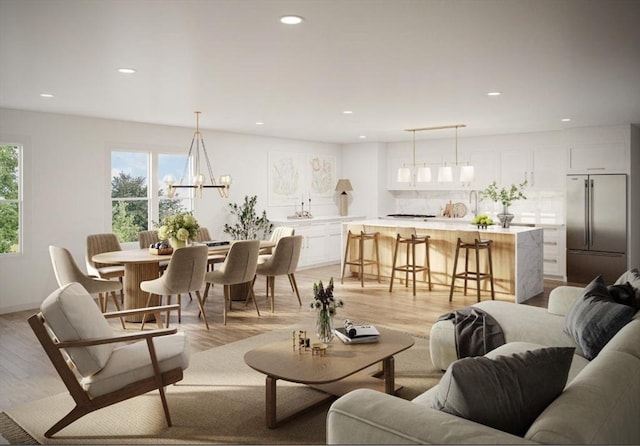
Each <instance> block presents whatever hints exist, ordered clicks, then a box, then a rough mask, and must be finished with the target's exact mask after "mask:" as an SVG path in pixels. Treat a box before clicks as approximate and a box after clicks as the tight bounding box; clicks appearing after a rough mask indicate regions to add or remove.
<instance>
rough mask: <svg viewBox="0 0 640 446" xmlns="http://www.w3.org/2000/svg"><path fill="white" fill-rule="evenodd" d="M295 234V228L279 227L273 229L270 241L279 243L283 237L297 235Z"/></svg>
mask: <svg viewBox="0 0 640 446" xmlns="http://www.w3.org/2000/svg"><path fill="white" fill-rule="evenodd" d="M295 233H296V229H295V228H291V227H289V226H278V227H276V228H274V229H273V232H272V233H271V239H270V240H271V241H272V242H275V243H278V240H280V239H281V238H282V237H289V236H291V235H295Z"/></svg>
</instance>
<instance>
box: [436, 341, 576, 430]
mask: <svg viewBox="0 0 640 446" xmlns="http://www.w3.org/2000/svg"><path fill="white" fill-rule="evenodd" d="M574 350H575V349H574V348H572V347H550V348H542V349H538V350H533V351H526V352H523V353H516V354H514V355H511V356H498V357H497V358H495V359H489V358H487V357H470V358H464V359H460V360H458V361H456V362H454V363H453V364H451V365H450V366H449V367H448V368H447V371H446V372H445V374H444V376H443V377H442V380H441V381H440V383H439V384H438V386H437V391H436V395H435V401H434V402H433V407H434V408H435V409H439V410H442V411H444V412H447V413H450V414H452V415H456V416H459V417H462V418H466V419H468V420H472V421H475V422H477V423H481V424H484V425H486V426H491V427H493V428H495V429H499V430H501V431H504V432H509V433H511V434H513V435H518V436H523V435H524V434H525V433H526V432H527V429H529V426H530V425H531V424H532V423H533V422H534V420H535V419H536V418H537V417H538V415H540V413H542V411H543V410H544V409H545V408H546V407H547V406H548V405H549V404H550V403H551V402H552V401H553V400H554V399H555V398H556V397H557V396H558V395H559V394H560V393H561V392H562V389H563V388H564V386H565V384H566V382H567V375H568V373H569V369H570V367H571V362H572V359H573V352H574Z"/></svg>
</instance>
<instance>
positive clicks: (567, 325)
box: [564, 276, 635, 360]
mask: <svg viewBox="0 0 640 446" xmlns="http://www.w3.org/2000/svg"><path fill="white" fill-rule="evenodd" d="M634 313H635V311H634V309H633V308H632V307H630V306H628V305H622V304H619V303H616V302H614V301H613V300H612V299H611V296H610V295H609V291H608V290H607V286H606V285H605V283H604V280H603V279H602V276H598V277H596V278H595V279H593V281H591V283H590V284H589V285H587V286H586V287H585V289H584V290H583V292H582V294H581V295H580V296H578V297H577V298H576V300H575V302H574V303H573V305H572V306H571V308H570V309H569V311H568V312H567V314H566V316H565V318H564V331H565V333H567V334H568V335H569V336H571V338H572V339H573V340H574V341H575V343H576V344H578V345H579V346H580V348H581V349H582V351H583V352H584V354H585V357H586V358H587V359H589V360H591V359H593V358H595V357H596V356H597V355H598V353H600V350H602V348H603V347H604V346H605V345H606V344H607V342H609V341H610V340H611V338H612V337H614V336H615V334H616V333H617V332H618V330H620V329H621V328H622V327H624V326H625V325H626V324H627V323H628V322H629V321H631V319H632V317H633V314H634Z"/></svg>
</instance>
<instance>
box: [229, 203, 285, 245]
mask: <svg viewBox="0 0 640 446" xmlns="http://www.w3.org/2000/svg"><path fill="white" fill-rule="evenodd" d="M257 202H258V197H257V196H256V195H254V196H253V197H249V196H245V197H244V203H243V204H242V205H238V204H236V203H229V209H230V211H231V215H235V216H236V222H235V224H233V225H230V224H226V223H225V225H224V229H223V231H224V232H225V233H227V234H229V235H230V236H231V238H232V239H234V240H255V239H257V238H265V237H266V236H267V234H269V233H270V232H271V229H272V228H273V225H272V224H271V222H270V221H269V219H268V218H267V212H266V211H264V210H263V211H262V216H260V217H258V214H257V213H256V203H257Z"/></svg>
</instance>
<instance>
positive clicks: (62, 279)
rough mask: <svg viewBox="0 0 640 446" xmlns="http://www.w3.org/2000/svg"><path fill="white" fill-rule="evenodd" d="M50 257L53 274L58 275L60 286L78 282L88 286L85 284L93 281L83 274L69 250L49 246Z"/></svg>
mask: <svg viewBox="0 0 640 446" xmlns="http://www.w3.org/2000/svg"><path fill="white" fill-rule="evenodd" d="M49 256H50V257H51V266H53V273H54V274H55V275H56V280H57V281H58V286H64V285H67V284H69V283H71V282H78V283H80V284H81V285H83V286H86V284H85V282H87V281H89V280H91V279H90V278H89V277H87V275H86V274H85V273H84V272H82V270H81V269H80V267H79V266H78V264H77V263H76V261H75V260H74V258H73V256H72V255H71V253H70V252H69V250H68V249H66V248H61V247H59V246H49Z"/></svg>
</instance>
